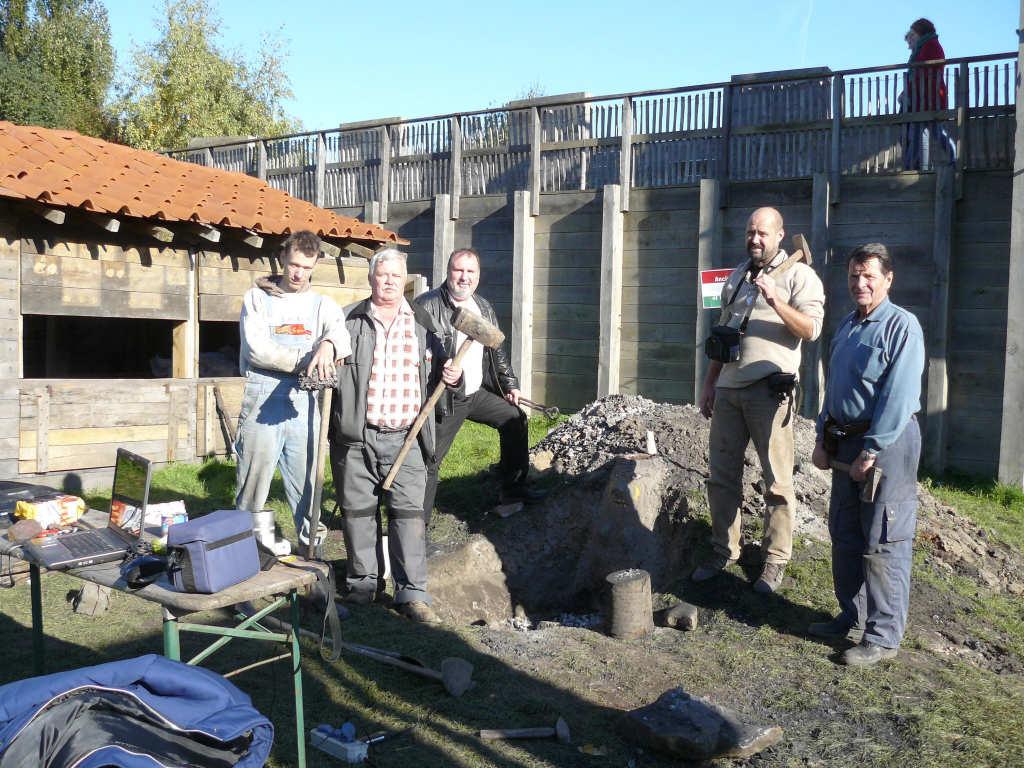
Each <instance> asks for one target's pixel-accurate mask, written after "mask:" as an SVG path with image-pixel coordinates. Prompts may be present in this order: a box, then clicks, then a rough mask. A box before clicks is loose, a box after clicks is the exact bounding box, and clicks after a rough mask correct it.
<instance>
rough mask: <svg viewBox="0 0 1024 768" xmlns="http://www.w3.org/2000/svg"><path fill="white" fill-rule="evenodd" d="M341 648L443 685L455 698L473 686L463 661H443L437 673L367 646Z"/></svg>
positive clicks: (347, 644)
mask: <svg viewBox="0 0 1024 768" xmlns="http://www.w3.org/2000/svg"><path fill="white" fill-rule="evenodd" d="M341 647H342V648H344V649H345V650H347V651H351V652H352V653H356V654H359V655H360V656H365V657H366V658H368V659H373V660H375V661H379V662H380V663H381V664H390V665H391V666H393V667H398V668H399V669H404V670H405V671H406V672H412V673H413V674H414V675H420V676H421V677H427V678H430V679H431V680H437V681H438V682H440V683H441V684H442V685H444V689H445V690H446V691H448V693H450V694H451V695H452V696H454V697H455V698H458V697H459V696H461V695H462V694H464V693H465V692H466V691H468V690H469V688H470V686H472V685H473V679H472V678H473V665H472V664H470V663H469V662H468V661H466V660H465V659H457V658H447V659H444V660H442V661H441V671H440V672H439V671H437V670H436V669H431V668H430V667H422V666H420V665H418V664H410V663H409V662H408V661H404V660H403V659H402V658H399V657H397V656H396V655H394V654H392V652H390V651H381V650H378V649H376V648H371V647H369V646H367V645H358V644H355V643H344V642H343V643H342V644H341Z"/></svg>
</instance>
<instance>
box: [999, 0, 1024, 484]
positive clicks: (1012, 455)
mask: <svg viewBox="0 0 1024 768" xmlns="http://www.w3.org/2000/svg"><path fill="white" fill-rule="evenodd" d="M1017 26H1018V28H1021V29H1024V0H1020V23H1019V24H1018V25H1017ZM1022 60H1024V37H1021V38H1019V42H1018V47H1017V67H1018V71H1020V67H1021V64H1022ZM1017 104H1018V105H1020V104H1024V80H1022V78H1021V77H1020V76H1019V75H1018V77H1017ZM1016 118H1017V133H1016V137H1015V139H1014V150H1015V154H1014V159H1013V201H1012V203H1011V208H1010V211H1011V213H1010V274H1009V281H1008V284H1009V285H1012V286H1017V287H1019V286H1022V285H1024V110H1021V109H1018V110H1017V113H1016ZM1022 339H1024V301H1022V300H1021V297H1020V291H1019V290H1017V291H1011V292H1010V300H1009V302H1007V308H1006V353H1005V360H1004V368H1003V413H1002V430H1001V435H1000V438H999V482H1001V483H1006V484H1007V485H1015V486H1017V487H1021V486H1024V342H1022V341H1021V340H1022Z"/></svg>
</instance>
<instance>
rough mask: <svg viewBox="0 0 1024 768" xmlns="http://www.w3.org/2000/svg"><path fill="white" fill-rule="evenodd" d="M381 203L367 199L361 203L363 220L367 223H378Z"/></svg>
mask: <svg viewBox="0 0 1024 768" xmlns="http://www.w3.org/2000/svg"><path fill="white" fill-rule="evenodd" d="M380 209H381V204H380V203H379V202H378V201H377V200H367V201H365V202H364V203H363V221H364V222H365V223H367V224H380Z"/></svg>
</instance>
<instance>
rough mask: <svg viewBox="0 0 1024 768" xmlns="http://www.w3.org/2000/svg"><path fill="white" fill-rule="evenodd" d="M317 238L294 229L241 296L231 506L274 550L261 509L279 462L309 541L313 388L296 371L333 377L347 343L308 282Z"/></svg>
mask: <svg viewBox="0 0 1024 768" xmlns="http://www.w3.org/2000/svg"><path fill="white" fill-rule="evenodd" d="M320 245H321V244H320V238H319V237H317V236H316V235H315V234H314V233H312V232H309V231H301V232H295V233H294V234H292V235H291V236H290V237H288V239H287V240H285V241H284V243H283V244H282V246H281V274H280V275H278V276H274V277H270V278H261V279H260V280H258V281H257V283H256V285H255V286H253V287H252V288H250V289H249V291H248V292H247V293H246V294H245V299H244V301H243V303H242V317H241V329H240V331H241V333H240V335H241V352H240V355H239V357H240V361H239V367H240V369H241V371H242V375H243V376H245V390H244V393H243V395H242V408H241V411H240V412H239V414H238V437H237V438H236V440H235V452H236V453H237V455H238V484H237V485H238V493H237V496H236V497H235V506H236V507H237V508H238V509H244V510H246V511H248V512H251V513H252V514H253V515H254V526H253V527H254V528H255V529H256V531H257V536H258V537H259V538H260V539H261V541H262V542H263V543H264V544H267V545H268V546H270V547H271V548H272V549H273V550H274V551H275V552H277V553H278V554H287V551H288V548H287V542H276V541H275V540H274V533H273V531H274V529H273V513H272V512H270V511H269V510H268V511H267V512H264V511H263V505H264V504H266V501H267V495H268V493H269V492H270V481H271V480H272V479H273V477H274V469H275V468H280V470H281V478H282V480H283V481H284V492H285V497H286V498H287V499H288V505H289V506H290V507H291V510H292V516H293V519H294V520H295V530H296V532H297V534H298V538H299V543H300V544H308V543H309V512H310V505H311V502H312V497H313V482H312V472H311V465H312V462H313V459H314V458H315V454H316V445H317V425H319V423H320V416H319V408H318V404H317V398H316V393H315V392H309V391H304V390H301V389H299V387H298V380H299V374H301V373H305V374H306V375H311V374H312V373H313V372H314V371H316V373H317V374H319V376H320V378H321V379H328V378H333V377H334V367H335V365H336V364H337V363H338V362H339V361H341V360H342V359H343V358H345V357H347V356H348V355H349V354H350V353H351V351H352V350H351V344H350V342H349V335H348V331H347V330H346V328H345V315H344V313H343V312H342V311H341V308H340V307H339V306H338V305H337V304H336V303H335V302H334V301H333V300H332V299H330V298H328V297H327V296H322V295H321V294H319V293H316V292H315V291H313V290H311V289H310V277H311V276H312V273H313V268H314V267H315V266H316V262H317V259H319V258H320Z"/></svg>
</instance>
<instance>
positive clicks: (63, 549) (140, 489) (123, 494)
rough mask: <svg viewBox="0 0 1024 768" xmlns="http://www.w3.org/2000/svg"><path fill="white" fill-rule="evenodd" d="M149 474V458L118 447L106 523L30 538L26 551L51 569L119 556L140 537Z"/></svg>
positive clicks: (73, 566) (89, 563)
mask: <svg viewBox="0 0 1024 768" xmlns="http://www.w3.org/2000/svg"><path fill="white" fill-rule="evenodd" d="M152 478H153V466H152V463H151V462H150V460H149V459H147V458H145V457H144V456H139V455H137V454H134V453H131V452H130V451H126V450H125V449H124V448H118V449H117V460H116V462H115V464H114V484H113V486H112V487H111V490H110V515H109V518H108V522H107V527H106V528H101V529H96V530H79V531H73V532H71V533H62V534H59V535H56V536H52V537H50V538H48V539H46V540H36V539H33V540H32V541H30V542H28V543H26V544H25V552H26V554H27V555H28V556H29V557H30V558H31V559H32V560H33V561H35V562H36V563H38V564H39V565H41V566H43V567H45V568H48V569H50V570H62V569H68V568H81V567H82V566H85V565H95V564H97V563H109V562H112V561H115V560H121V559H122V558H124V556H125V555H126V554H127V553H128V552H129V551H130V550H132V549H133V548H134V547H135V545H137V544H138V542H139V540H140V538H141V537H142V528H143V523H144V521H145V518H146V504H147V503H148V502H149V484H150V481H151V480H152Z"/></svg>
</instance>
